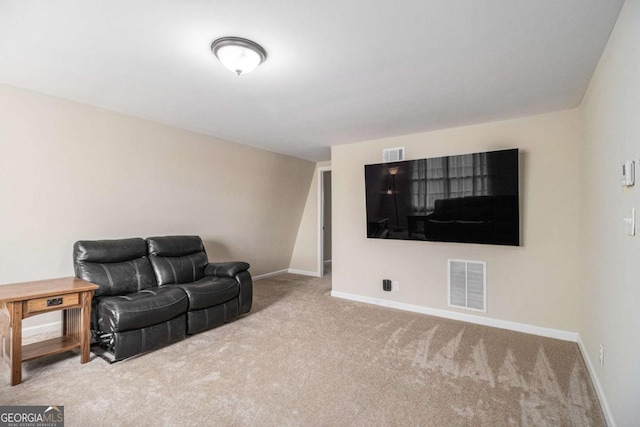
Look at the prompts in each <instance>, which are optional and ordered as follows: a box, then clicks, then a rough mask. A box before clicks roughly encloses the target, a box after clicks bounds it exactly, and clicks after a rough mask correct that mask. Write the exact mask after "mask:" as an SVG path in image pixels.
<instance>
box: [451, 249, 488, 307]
mask: <svg viewBox="0 0 640 427" xmlns="http://www.w3.org/2000/svg"><path fill="white" fill-rule="evenodd" d="M486 268H487V263H485V262H477V261H462V260H455V259H450V260H449V306H450V307H459V308H467V309H469V310H478V311H487V308H486V307H487V287H486V280H487V274H486Z"/></svg>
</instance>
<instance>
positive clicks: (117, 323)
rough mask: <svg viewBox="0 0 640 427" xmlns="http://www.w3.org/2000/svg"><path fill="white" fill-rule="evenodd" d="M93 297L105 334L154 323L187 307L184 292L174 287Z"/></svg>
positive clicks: (100, 327) (101, 328)
mask: <svg viewBox="0 0 640 427" xmlns="http://www.w3.org/2000/svg"><path fill="white" fill-rule="evenodd" d="M96 299H97V301H94V303H95V304H94V307H95V310H97V313H96V316H97V318H98V328H99V329H100V330H101V331H102V332H107V333H111V332H122V331H128V330H132V329H139V328H145V327H147V326H152V325H157V324H159V323H162V322H166V321H168V320H171V319H173V318H174V317H177V316H179V315H181V314H183V313H185V312H186V311H187V309H188V306H189V302H188V299H187V295H186V294H185V293H184V291H182V290H181V289H179V288H175V287H163V288H151V289H145V290H143V291H140V292H135V293H131V294H127V295H120V296H105V297H99V298H96Z"/></svg>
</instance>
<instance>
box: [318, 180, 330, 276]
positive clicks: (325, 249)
mask: <svg viewBox="0 0 640 427" xmlns="http://www.w3.org/2000/svg"><path fill="white" fill-rule="evenodd" d="M318 199H319V200H318V272H319V273H320V276H321V277H322V276H324V275H326V274H329V273H331V258H332V256H331V168H330V167H323V168H318Z"/></svg>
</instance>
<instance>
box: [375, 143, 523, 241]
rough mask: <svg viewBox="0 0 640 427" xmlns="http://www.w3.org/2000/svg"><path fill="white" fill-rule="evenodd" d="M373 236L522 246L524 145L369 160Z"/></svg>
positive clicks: (377, 237) (378, 237)
mask: <svg viewBox="0 0 640 427" xmlns="http://www.w3.org/2000/svg"><path fill="white" fill-rule="evenodd" d="M364 173H365V185H366V192H367V194H366V205H367V206H366V207H367V237H368V238H372V239H402V240H427V241H440V242H461V243H483V244H491V245H512V246H519V245H520V213H519V205H520V202H519V180H518V149H511V150H500V151H490V152H484V153H472V154H462V155H456V156H447V157H436V158H430V159H420V160H408V161H401V162H394V163H380V164H375V165H365V167H364Z"/></svg>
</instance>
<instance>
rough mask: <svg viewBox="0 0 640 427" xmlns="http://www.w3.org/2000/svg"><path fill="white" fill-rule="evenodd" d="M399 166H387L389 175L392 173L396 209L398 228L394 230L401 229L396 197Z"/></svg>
mask: <svg viewBox="0 0 640 427" xmlns="http://www.w3.org/2000/svg"><path fill="white" fill-rule="evenodd" d="M398 169H400V168H399V167H398V166H393V167H390V168H387V171H388V172H389V175H391V192H392V193H393V206H394V207H395V209H396V228H395V230H393V231H401V228H400V224H399V222H398V199H397V197H396V175H397V174H398Z"/></svg>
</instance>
